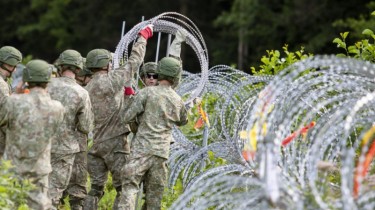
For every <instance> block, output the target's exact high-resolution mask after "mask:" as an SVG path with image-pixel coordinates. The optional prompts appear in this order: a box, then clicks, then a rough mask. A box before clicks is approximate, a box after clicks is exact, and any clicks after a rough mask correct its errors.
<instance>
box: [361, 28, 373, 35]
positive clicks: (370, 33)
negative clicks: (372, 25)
mask: <svg viewBox="0 0 375 210" xmlns="http://www.w3.org/2000/svg"><path fill="white" fill-rule="evenodd" d="M362 34H364V35H368V36H371V35H374V32H373V31H372V30H371V29H368V28H366V29H365V30H363V31H362Z"/></svg>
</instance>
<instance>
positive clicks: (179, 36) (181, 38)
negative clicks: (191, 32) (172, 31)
mask: <svg viewBox="0 0 375 210" xmlns="http://www.w3.org/2000/svg"><path fill="white" fill-rule="evenodd" d="M186 36H187V32H186V31H185V30H183V29H178V30H177V32H176V38H174V40H173V41H176V42H179V43H182V42H185V41H186Z"/></svg>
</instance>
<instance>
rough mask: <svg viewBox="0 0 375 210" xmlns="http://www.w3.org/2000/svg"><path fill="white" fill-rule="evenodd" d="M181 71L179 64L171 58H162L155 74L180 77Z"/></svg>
mask: <svg viewBox="0 0 375 210" xmlns="http://www.w3.org/2000/svg"><path fill="white" fill-rule="evenodd" d="M181 71H182V65H181V62H180V61H179V60H177V59H175V58H172V57H164V58H162V59H161V60H160V61H159V62H158V67H157V70H156V73H157V74H159V75H164V76H168V77H173V78H177V77H180V75H181Z"/></svg>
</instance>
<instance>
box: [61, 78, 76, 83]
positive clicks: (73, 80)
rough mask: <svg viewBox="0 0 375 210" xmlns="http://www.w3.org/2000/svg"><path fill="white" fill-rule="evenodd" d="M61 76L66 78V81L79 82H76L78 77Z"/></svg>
mask: <svg viewBox="0 0 375 210" xmlns="http://www.w3.org/2000/svg"><path fill="white" fill-rule="evenodd" d="M60 78H62V79H63V80H65V81H68V82H73V83H77V82H76V79H74V78H71V77H66V76H62V77H60Z"/></svg>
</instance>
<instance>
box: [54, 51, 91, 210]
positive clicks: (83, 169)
mask: <svg viewBox="0 0 375 210" xmlns="http://www.w3.org/2000/svg"><path fill="white" fill-rule="evenodd" d="M84 60H86V59H85V58H84ZM83 68H84V70H81V71H80V72H79V73H78V75H77V76H83V77H84V79H83V81H84V80H85V77H86V76H90V75H91V74H90V71H89V70H88V69H85V65H84V67H83ZM75 79H76V82H77V84H79V85H80V86H82V87H83V86H86V84H84V83H82V81H80V80H78V79H77V77H76V78H75ZM77 135H78V139H77V140H78V144H79V152H78V153H76V156H75V158H74V163H73V169H72V175H71V177H70V180H69V184H68V187H67V189H66V190H65V191H64V192H63V197H62V198H61V203H64V198H65V197H67V196H68V195H69V202H70V203H71V205H70V208H72V210H73V208H74V206H76V205H74V203H77V202H78V203H80V205H78V206H83V201H84V199H85V197H86V195H87V187H86V185H87V176H88V172H87V135H86V134H83V133H78V134H77Z"/></svg>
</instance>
